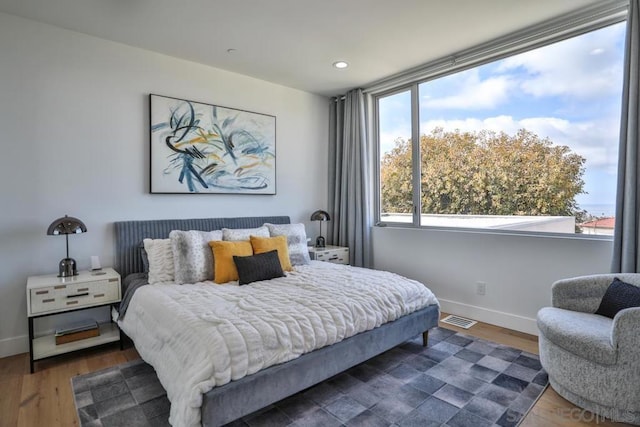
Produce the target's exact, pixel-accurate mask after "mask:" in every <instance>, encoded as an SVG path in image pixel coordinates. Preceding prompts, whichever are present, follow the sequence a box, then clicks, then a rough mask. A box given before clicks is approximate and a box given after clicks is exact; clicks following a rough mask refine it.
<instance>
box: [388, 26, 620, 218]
mask: <svg viewBox="0 0 640 427" xmlns="http://www.w3.org/2000/svg"><path fill="white" fill-rule="evenodd" d="M624 36H625V23H624V22H622V23H619V24H616V25H612V26H609V27H605V28H602V29H600V30H596V31H593V32H590V33H587V34H583V35H581V36H577V37H574V38H571V39H568V40H564V41H561V42H558V43H555V44H552V45H549V46H545V47H542V48H538V49H535V50H532V51H529V52H525V53H522V54H519V55H515V56H512V57H508V58H505V59H502V60H499V61H496V62H492V63H489V64H485V65H482V66H480V67H476V68H472V69H469V70H466V71H462V72H459V73H455V74H451V75H448V76H445V77H441V78H438V79H435V80H432V81H428V82H425V83H422V84H420V85H419V102H420V133H421V134H423V133H430V132H431V130H432V129H433V128H435V127H442V128H444V129H445V130H451V131H453V130H456V129H458V130H460V131H463V132H464V131H479V130H482V129H487V130H493V131H497V132H499V131H504V132H506V133H508V134H510V135H513V134H514V133H516V132H517V131H518V130H519V129H521V128H525V129H527V130H529V131H532V132H534V133H536V134H538V135H539V136H540V137H543V138H545V137H547V138H549V139H550V140H551V141H552V142H553V143H554V144H557V145H566V146H568V147H569V148H570V149H571V150H572V151H573V152H575V153H577V154H580V155H581V156H583V157H584V158H586V159H587V160H586V163H585V169H586V172H585V174H584V176H583V180H584V181H585V186H584V189H585V191H586V192H587V193H588V194H582V195H579V196H577V198H576V201H577V202H578V204H579V205H580V206H581V207H589V206H592V205H613V204H615V197H616V195H615V192H616V170H617V163H618V142H619V128H620V103H621V93H622V67H623V57H624V53H623V50H624ZM379 108H380V149H381V153H385V152H386V151H389V150H390V149H391V148H392V147H393V146H394V141H395V140H396V138H398V137H400V138H409V137H410V134H411V113H410V94H409V92H403V93H399V94H396V95H392V96H389V97H386V98H383V99H381V100H380V104H379ZM591 213H594V214H599V213H598V212H591Z"/></svg>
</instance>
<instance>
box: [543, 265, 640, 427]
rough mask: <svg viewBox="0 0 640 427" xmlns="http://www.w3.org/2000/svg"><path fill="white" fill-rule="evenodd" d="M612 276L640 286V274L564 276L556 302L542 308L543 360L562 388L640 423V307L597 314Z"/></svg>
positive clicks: (595, 408)
mask: <svg viewBox="0 0 640 427" xmlns="http://www.w3.org/2000/svg"><path fill="white" fill-rule="evenodd" d="M614 277H618V278H619V279H620V280H622V281H624V282H627V283H630V284H633V285H635V286H640V274H599V275H593V276H583V277H575V278H571V279H564V280H560V281H558V282H556V283H554V284H553V286H552V288H551V293H552V297H551V303H552V305H553V307H545V308H543V309H541V310H540V311H539V312H538V329H539V330H540V336H539V345H540V362H541V363H542V366H543V367H544V369H545V370H546V371H547V373H548V374H549V382H550V384H551V386H552V387H553V388H554V390H555V391H556V392H558V394H560V395H561V396H562V397H564V398H565V399H567V400H568V401H570V402H572V403H574V404H575V405H577V406H580V407H582V408H585V409H588V410H589V411H591V412H593V413H596V414H598V415H601V416H604V417H606V418H609V419H612V420H614V421H622V422H626V423H632V424H636V425H640V307H635V308H627V309H625V310H622V311H620V312H618V314H617V315H616V316H615V318H613V319H610V318H608V317H604V316H600V315H596V314H593V313H594V312H595V311H596V310H597V309H598V306H599V305H600V301H601V300H602V296H603V295H604V293H605V291H606V290H607V288H608V286H609V284H611V282H612V280H613V279H614Z"/></svg>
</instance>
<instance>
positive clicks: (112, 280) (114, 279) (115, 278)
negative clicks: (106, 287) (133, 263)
mask: <svg viewBox="0 0 640 427" xmlns="http://www.w3.org/2000/svg"><path fill="white" fill-rule="evenodd" d="M109 281H110V282H117V281H118V278H117V277H114V278H113V279H109Z"/></svg>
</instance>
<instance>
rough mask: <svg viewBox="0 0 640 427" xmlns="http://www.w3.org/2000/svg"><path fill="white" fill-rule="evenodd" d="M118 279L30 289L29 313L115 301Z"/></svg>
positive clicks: (118, 286)
mask: <svg viewBox="0 0 640 427" xmlns="http://www.w3.org/2000/svg"><path fill="white" fill-rule="evenodd" d="M119 288H120V281H119V280H118V279H105V280H98V281H94V282H84V283H68V284H59V285H55V286H49V287H45V288H36V289H31V313H32V314H38V313H46V312H48V311H52V310H71V309H74V308H79V307H85V306H92V305H97V304H104V303H108V302H111V301H113V302H116V301H118V300H119V299H120V298H119Z"/></svg>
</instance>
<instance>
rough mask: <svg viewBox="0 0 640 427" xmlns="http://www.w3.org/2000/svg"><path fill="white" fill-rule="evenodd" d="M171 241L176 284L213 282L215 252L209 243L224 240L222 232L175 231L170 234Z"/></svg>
mask: <svg viewBox="0 0 640 427" xmlns="http://www.w3.org/2000/svg"><path fill="white" fill-rule="evenodd" d="M169 239H170V240H171V248H172V252H173V264H174V276H175V282H176V283H178V284H183V283H196V282H203V281H205V280H213V252H212V251H211V248H210V247H209V242H211V241H213V240H222V231H221V230H214V231H198V230H189V231H182V230H173V231H172V232H171V233H169Z"/></svg>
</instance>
